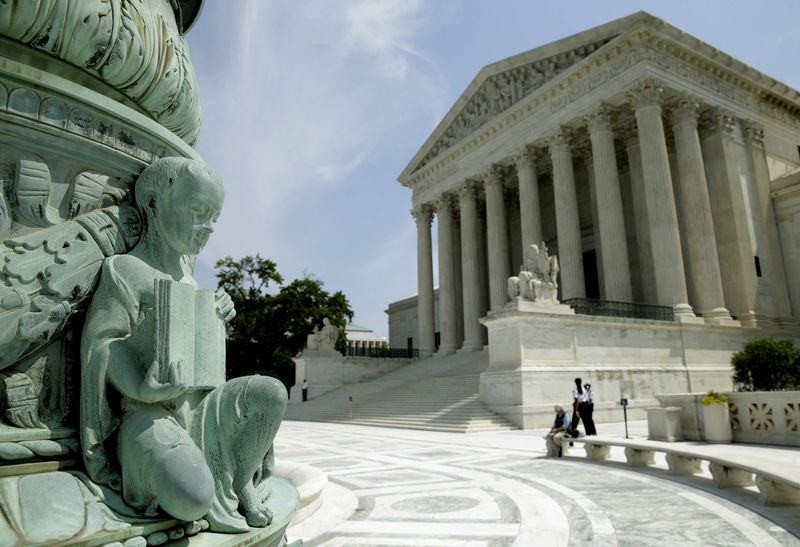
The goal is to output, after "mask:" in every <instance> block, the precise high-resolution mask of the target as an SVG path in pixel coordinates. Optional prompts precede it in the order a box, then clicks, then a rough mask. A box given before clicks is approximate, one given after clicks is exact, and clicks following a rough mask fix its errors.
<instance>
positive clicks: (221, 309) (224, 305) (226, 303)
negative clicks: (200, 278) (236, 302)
mask: <svg viewBox="0 0 800 547" xmlns="http://www.w3.org/2000/svg"><path fill="white" fill-rule="evenodd" d="M214 298H215V299H216V300H217V315H219V317H220V319H222V320H223V321H225V322H226V323H227V322H229V321H230V320H231V319H233V317H234V316H235V315H236V310H235V309H234V307H233V300H231V295H229V294H228V293H226V292H225V291H224V290H222V289H218V290H217V292H216V293H214Z"/></svg>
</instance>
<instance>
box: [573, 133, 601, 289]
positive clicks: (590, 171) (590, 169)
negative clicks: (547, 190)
mask: <svg viewBox="0 0 800 547" xmlns="http://www.w3.org/2000/svg"><path fill="white" fill-rule="evenodd" d="M573 156H577V157H578V158H579V159H580V161H581V162H582V163H583V167H584V169H585V170H586V184H587V186H588V187H589V202H590V203H589V205H590V209H591V213H592V242H593V244H594V254H595V270H596V271H597V286H598V292H599V298H600V300H605V299H606V296H605V283H604V282H603V267H602V264H603V245H602V243H603V242H602V240H601V239H600V230H599V226H600V222H598V220H597V192H596V191H595V189H596V185H595V183H594V160H593V159H592V150H591V147H590V146H582V147H580V148H576V149H574V150H573ZM580 176H581V173H580V171H578V173H576V175H575V189H576V192H577V189H578V188H580V180H581V179H580ZM579 216H580V215H579ZM583 266H584V268H586V261H585V260H584V263H583ZM587 288H588V287H587ZM587 296H589V294H588V292H587Z"/></svg>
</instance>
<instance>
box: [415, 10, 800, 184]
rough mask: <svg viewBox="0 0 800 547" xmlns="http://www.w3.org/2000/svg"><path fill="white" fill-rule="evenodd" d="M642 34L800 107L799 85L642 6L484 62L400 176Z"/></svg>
mask: <svg viewBox="0 0 800 547" xmlns="http://www.w3.org/2000/svg"><path fill="white" fill-rule="evenodd" d="M642 35H646V36H650V37H657V38H658V40H660V43H661V44H662V45H660V46H658V47H659V49H662V48H664V47H667V46H664V45H663V44H665V43H669V44H673V45H677V46H678V50H680V51H681V53H680V55H681V56H682V57H681V58H683V56H685V55H687V54H688V55H690V56H693V57H697V58H698V59H702V60H703V61H704V62H705V63H706V67H707V70H710V71H712V72H714V73H716V72H718V71H724V72H725V73H726V76H725V79H726V80H727V81H729V82H739V83H738V84H736V85H745V86H746V87H748V88H749V90H750V92H754V91H755V93H756V95H757V96H758V97H759V100H761V101H766V102H769V103H772V104H775V105H778V106H779V107H780V108H782V109H784V110H786V111H787V112H790V113H791V115H792V116H795V115H796V113H795V111H797V112H800V93H798V92H797V91H796V90H793V89H791V88H789V87H788V86H785V85H784V84H781V83H780V82H777V81H775V80H774V79H772V78H770V77H769V76H766V75H764V74H762V73H760V72H758V71H757V70H755V69H753V68H752V67H749V66H747V65H745V64H744V63H741V62H740V61H738V60H736V59H734V58H733V57H731V56H729V55H727V54H725V53H724V52H722V51H719V50H717V49H716V48H713V47H712V46H710V45H708V44H706V43H705V42H702V41H701V40H699V39H697V38H695V37H693V36H691V35H689V34H688V33H686V32H684V31H681V30H680V29H678V28H676V27H673V26H672V25H669V24H668V23H667V22H665V21H663V20H662V19H659V18H658V17H654V16H652V15H650V14H649V13H646V12H643V11H640V12H637V13H634V14H632V15H629V16H627V17H623V18H621V19H617V20H615V21H611V22H609V23H606V24H604V25H601V26H598V27H595V28H592V29H589V30H586V31H583V32H580V33H578V34H575V35H572V36H569V37H567V38H563V39H561V40H558V41H556V42H552V43H550V44H546V45H544V46H541V47H538V48H535V49H532V50H530V51H527V52H524V53H520V54H518V55H515V56H513V57H509V58H507V59H504V60H502V61H498V62H496V63H492V64H490V65H487V66H485V67H484V68H483V69H481V71H480V72H479V73H478V74H477V76H475V78H474V79H473V80H472V82H471V83H470V84H469V86H467V88H466V90H465V91H464V92H463V93H462V94H461V96H460V97H459V99H458V100H457V101H456V102H455V104H454V105H453V106H452V107H451V108H450V110H449V111H448V113H447V114H446V115H445V116H444V118H443V119H442V121H441V122H440V123H439V124H438V125H437V127H436V128H435V129H434V131H433V132H432V133H431V135H430V136H429V137H428V139H427V140H426V141H425V143H424V144H423V145H422V147H421V148H420V149H419V151H418V152H417V153H416V154H415V155H414V157H413V158H412V159H411V161H410V162H409V163H408V165H407V166H406V167H405V169H404V170H403V172H402V173H401V174H400V177H399V180H400V182H401V183H402V184H404V185H408V184H409V180H410V179H412V178H413V177H414V176H415V173H417V172H418V171H419V170H420V169H422V168H423V167H425V166H426V165H427V164H429V163H431V162H432V161H434V160H436V159H437V158H439V157H440V156H443V155H445V154H447V151H448V150H449V149H451V148H453V147H454V146H457V145H458V144H459V143H461V142H463V141H466V140H467V138H468V137H469V136H470V135H471V134H473V133H480V129H481V127H482V126H484V125H486V124H490V125H491V122H492V121H493V120H495V119H499V118H502V117H503V116H502V115H503V113H504V112H505V111H506V110H508V109H509V108H512V107H513V106H514V105H516V104H517V103H518V102H521V101H525V102H527V101H526V99H528V98H529V97H532V96H535V95H539V93H537V90H540V89H542V88H545V89H550V88H552V86H551V85H548V83H549V82H551V81H552V80H555V82H553V85H558V84H557V83H556V82H558V81H560V80H562V79H564V78H567V79H568V78H571V76H570V75H571V74H576V73H579V72H580V71H581V70H582V69H581V67H584V66H588V65H589V64H591V63H592V62H593V59H597V60H598V61H599V60H601V59H603V58H604V57H607V55H606V54H605V53H604V52H606V51H611V50H609V48H615V47H616V46H615V44H622V43H624V42H625V41H626V40H628V39H629V38H630V37H632V36H642ZM653 47H655V46H653ZM669 47H670V48H671V47H672V46H669ZM601 50H602V51H601ZM676 51H677V50H676ZM542 91H543V92H544V89H542ZM531 100H535V99H532V98H531ZM787 105H788V106H787Z"/></svg>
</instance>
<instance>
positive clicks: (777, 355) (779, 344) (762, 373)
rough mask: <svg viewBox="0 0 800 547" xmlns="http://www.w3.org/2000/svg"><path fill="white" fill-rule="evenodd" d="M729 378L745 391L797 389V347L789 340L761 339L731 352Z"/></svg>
mask: <svg viewBox="0 0 800 547" xmlns="http://www.w3.org/2000/svg"><path fill="white" fill-rule="evenodd" d="M731 364H733V370H734V373H733V381H734V382H736V383H738V384H740V385H741V386H742V387H743V388H744V389H745V390H746V391H776V390H784V389H800V350H798V349H797V348H796V347H795V346H794V344H793V343H792V342H791V341H790V340H775V339H774V338H762V339H760V340H753V341H751V342H748V343H747V344H745V345H744V348H743V349H742V351H739V352H737V353H734V354H733V356H732V358H731Z"/></svg>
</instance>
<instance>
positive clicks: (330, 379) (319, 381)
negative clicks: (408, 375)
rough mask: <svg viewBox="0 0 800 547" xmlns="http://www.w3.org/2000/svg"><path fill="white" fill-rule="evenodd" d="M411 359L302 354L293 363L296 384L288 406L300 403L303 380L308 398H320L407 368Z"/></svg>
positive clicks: (338, 354)
mask: <svg viewBox="0 0 800 547" xmlns="http://www.w3.org/2000/svg"><path fill="white" fill-rule="evenodd" d="M411 361H412V360H411V359H380V358H376V357H344V356H343V355H342V354H341V353H339V352H335V351H334V352H318V351H304V352H303V353H301V354H300V355H299V356H298V357H296V358H295V359H294V364H295V383H294V386H292V389H291V392H290V397H289V403H290V404H294V403H300V402H302V401H303V394H302V391H301V390H302V385H303V380H304V379H305V380H306V381H308V398H309V399H313V398H314V397H319V396H320V395H323V394H325V393H328V392H329V391H333V390H334V389H337V388H340V387H342V386H345V385H348V384H357V383H359V382H366V381H367V380H372V379H375V378H379V377H380V376H383V375H384V374H387V373H389V372H392V371H394V370H397V369H399V368H401V367H404V366H405V365H407V364H409V363H410V362H411Z"/></svg>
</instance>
